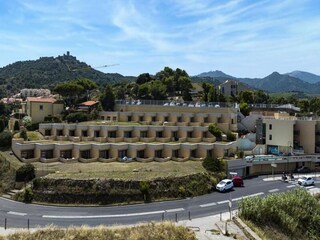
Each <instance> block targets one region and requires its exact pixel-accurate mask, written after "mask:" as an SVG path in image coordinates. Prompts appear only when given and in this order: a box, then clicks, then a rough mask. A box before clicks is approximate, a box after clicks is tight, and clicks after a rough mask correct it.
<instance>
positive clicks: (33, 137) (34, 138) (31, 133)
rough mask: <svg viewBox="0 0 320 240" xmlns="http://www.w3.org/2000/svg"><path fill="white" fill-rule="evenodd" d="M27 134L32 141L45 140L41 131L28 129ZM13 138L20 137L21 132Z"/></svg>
mask: <svg viewBox="0 0 320 240" xmlns="http://www.w3.org/2000/svg"><path fill="white" fill-rule="evenodd" d="M27 136H28V139H29V140H30V141H38V140H43V139H44V137H43V136H42V135H41V133H39V132H36V131H27ZM13 138H20V133H19V132H18V133H16V134H15V135H14V136H13Z"/></svg>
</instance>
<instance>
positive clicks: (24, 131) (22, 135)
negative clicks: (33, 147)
mask: <svg viewBox="0 0 320 240" xmlns="http://www.w3.org/2000/svg"><path fill="white" fill-rule="evenodd" d="M19 137H20V138H23V139H24V140H25V141H27V140H28V134H27V130H26V129H25V128H23V129H21V131H20V134H19Z"/></svg>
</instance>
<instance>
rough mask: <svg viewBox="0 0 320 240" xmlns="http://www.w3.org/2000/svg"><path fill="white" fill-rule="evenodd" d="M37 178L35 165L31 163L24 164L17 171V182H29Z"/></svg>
mask: <svg viewBox="0 0 320 240" xmlns="http://www.w3.org/2000/svg"><path fill="white" fill-rule="evenodd" d="M34 178H35V170H34V166H33V165H32V164H30V163H27V164H26V165H23V166H22V167H20V168H19V169H18V170H17V172H16V181H17V182H29V181H31V180H32V179H34Z"/></svg>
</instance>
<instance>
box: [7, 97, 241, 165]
mask: <svg viewBox="0 0 320 240" xmlns="http://www.w3.org/2000/svg"><path fill="white" fill-rule="evenodd" d="M164 105H165V106H164ZM164 105H163V104H159V102H153V103H151V102H150V103H148V102H138V103H132V102H130V103H128V102H117V104H116V106H115V111H113V112H101V113H100V120H99V121H97V122H90V123H83V124H82V123H79V124H67V123H45V124H40V125H39V132H40V133H42V135H44V137H45V140H42V141H23V140H22V139H14V140H13V144H12V150H13V152H14V154H15V155H16V156H17V157H18V158H19V159H21V160H22V161H24V162H34V161H42V162H54V161H61V162H68V161H80V162H93V161H101V162H111V161H127V160H135V161H141V162H149V161H160V162H161V161H169V160H173V161H186V160H203V159H204V158H205V157H207V156H212V157H228V156H231V155H234V154H235V153H236V151H237V143H236V142H226V141H216V138H215V137H214V136H213V135H212V134H211V133H210V132H209V131H208V125H209V124H211V123H216V124H217V126H218V127H219V128H220V129H221V130H222V131H223V132H224V133H228V132H230V131H236V130H237V109H236V108H233V107H232V106H226V107H223V106H221V107H220V106H219V107H217V106H216V105H215V106H216V107H212V106H209V105H208V106H207V105H206V106H204V105H202V106H201V107H195V106H193V107H188V106H183V105H171V106H170V105H169V104H167V105H166V104H164Z"/></svg>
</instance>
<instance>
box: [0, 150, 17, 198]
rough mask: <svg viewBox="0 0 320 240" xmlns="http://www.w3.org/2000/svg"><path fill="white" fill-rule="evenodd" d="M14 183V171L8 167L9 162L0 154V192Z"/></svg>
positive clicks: (10, 187) (3, 191)
mask: <svg viewBox="0 0 320 240" xmlns="http://www.w3.org/2000/svg"><path fill="white" fill-rule="evenodd" d="M14 185H15V171H14V169H12V168H10V163H9V162H7V161H6V160H5V158H3V156H2V155H0V193H1V194H2V193H5V192H7V191H8V190H10V189H12V188H13V187H14Z"/></svg>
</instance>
